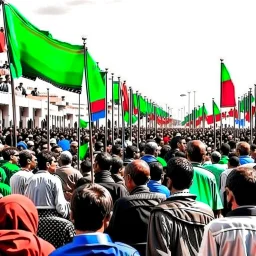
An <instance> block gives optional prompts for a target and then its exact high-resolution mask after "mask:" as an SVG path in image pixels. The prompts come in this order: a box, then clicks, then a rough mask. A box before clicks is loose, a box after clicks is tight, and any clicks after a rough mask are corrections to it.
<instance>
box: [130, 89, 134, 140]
mask: <svg viewBox="0 0 256 256" xmlns="http://www.w3.org/2000/svg"><path fill="white" fill-rule="evenodd" d="M129 92H130V106H129V128H130V141H132V116H133V92H132V87H129Z"/></svg>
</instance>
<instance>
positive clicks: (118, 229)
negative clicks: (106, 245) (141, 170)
mask: <svg viewBox="0 0 256 256" xmlns="http://www.w3.org/2000/svg"><path fill="white" fill-rule="evenodd" d="M165 199H166V197H165V196H164V195H163V194H159V193H152V192H150V191H149V189H148V187H147V186H137V187H136V188H135V189H134V190H133V191H131V192H130V196H127V197H124V198H121V199H119V200H118V201H117V202H116V204H115V206H114V211H113V215H112V218H111V221H110V224H109V228H108V230H107V233H108V234H109V235H110V236H111V238H112V239H113V240H114V241H119V242H123V243H127V244H129V245H132V246H134V244H137V243H145V242H146V241H147V229H148V221H149V216H150V211H151V210H152V209H153V208H154V207H155V206H156V205H158V204H159V203H161V202H162V201H164V200H165Z"/></svg>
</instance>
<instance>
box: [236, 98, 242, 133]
mask: <svg viewBox="0 0 256 256" xmlns="http://www.w3.org/2000/svg"><path fill="white" fill-rule="evenodd" d="M240 104H241V102H240V97H238V135H237V136H238V137H240V129H241V112H240V111H241V110H240V108H241V106H240Z"/></svg>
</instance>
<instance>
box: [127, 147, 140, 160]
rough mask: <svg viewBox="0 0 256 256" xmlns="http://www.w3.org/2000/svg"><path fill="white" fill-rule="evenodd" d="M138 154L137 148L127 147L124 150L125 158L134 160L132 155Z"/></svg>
mask: <svg viewBox="0 0 256 256" xmlns="http://www.w3.org/2000/svg"><path fill="white" fill-rule="evenodd" d="M137 152H138V148H137V147H136V146H128V147H127V148H126V150H125V157H126V158H134V154H136V153H137Z"/></svg>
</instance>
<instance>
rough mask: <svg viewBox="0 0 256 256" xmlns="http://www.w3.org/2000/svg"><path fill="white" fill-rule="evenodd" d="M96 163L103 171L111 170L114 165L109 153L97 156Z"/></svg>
mask: <svg viewBox="0 0 256 256" xmlns="http://www.w3.org/2000/svg"><path fill="white" fill-rule="evenodd" d="M95 162H97V164H98V165H99V167H100V169H101V170H102V171H103V170H108V171H109V170H110V167H111V165H112V156H111V155H110V154H109V153H106V152H101V153H99V154H97V155H96V157H95Z"/></svg>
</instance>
